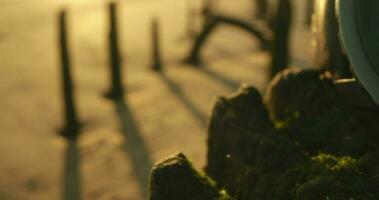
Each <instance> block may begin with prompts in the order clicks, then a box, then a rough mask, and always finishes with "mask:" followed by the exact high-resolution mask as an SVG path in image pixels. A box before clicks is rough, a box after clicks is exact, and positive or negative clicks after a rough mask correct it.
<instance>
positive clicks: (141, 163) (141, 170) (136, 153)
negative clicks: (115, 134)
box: [114, 99, 153, 199]
mask: <svg viewBox="0 0 379 200" xmlns="http://www.w3.org/2000/svg"><path fill="white" fill-rule="evenodd" d="M114 104H115V109H116V114H117V117H118V119H119V120H120V125H121V133H122V135H123V136H124V140H125V141H124V146H123V147H124V149H125V152H126V153H127V155H128V158H129V159H130V161H131V164H132V165H133V166H132V169H133V171H134V175H135V178H136V180H137V181H138V186H139V189H140V191H141V194H142V197H141V199H146V197H147V192H148V182H149V175H150V169H151V168H152V166H153V162H152V160H151V157H150V154H149V150H148V149H147V147H146V144H145V142H144V140H143V138H142V136H141V132H140V129H139V127H138V123H137V121H136V120H135V118H134V116H133V111H132V110H131V109H130V107H129V105H128V104H127V103H126V101H124V100H122V99H120V100H115V101H114Z"/></svg>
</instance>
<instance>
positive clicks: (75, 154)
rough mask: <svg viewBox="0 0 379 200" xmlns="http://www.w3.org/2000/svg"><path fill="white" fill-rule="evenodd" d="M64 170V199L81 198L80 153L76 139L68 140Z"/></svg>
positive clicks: (79, 199)
mask: <svg viewBox="0 0 379 200" xmlns="http://www.w3.org/2000/svg"><path fill="white" fill-rule="evenodd" d="M63 170H64V171H63V190H62V200H81V199H82V194H81V176H80V154H79V148H78V144H77V142H76V141H75V140H68V141H67V149H66V152H65V155H64V169H63Z"/></svg>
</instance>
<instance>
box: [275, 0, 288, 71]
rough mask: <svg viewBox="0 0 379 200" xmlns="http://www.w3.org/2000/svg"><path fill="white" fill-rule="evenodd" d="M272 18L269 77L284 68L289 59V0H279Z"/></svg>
mask: <svg viewBox="0 0 379 200" xmlns="http://www.w3.org/2000/svg"><path fill="white" fill-rule="evenodd" d="M274 15H275V17H274V19H273V22H272V23H273V38H272V43H271V77H274V76H275V74H277V73H278V72H280V71H282V70H283V69H285V68H286V67H287V65H288V60H289V39H290V29H291V21H292V6H291V0H279V2H278V5H277V9H276V12H274Z"/></svg>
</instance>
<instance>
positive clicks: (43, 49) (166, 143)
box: [0, 0, 311, 200]
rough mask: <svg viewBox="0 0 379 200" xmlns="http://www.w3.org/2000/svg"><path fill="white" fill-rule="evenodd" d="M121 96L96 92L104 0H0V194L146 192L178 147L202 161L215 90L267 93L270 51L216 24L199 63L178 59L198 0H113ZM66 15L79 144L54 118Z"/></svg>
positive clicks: (301, 47)
mask: <svg viewBox="0 0 379 200" xmlns="http://www.w3.org/2000/svg"><path fill="white" fill-rule="evenodd" d="M254 2H255V1H253V0H219V1H218V3H217V5H216V8H215V9H217V10H218V11H219V12H221V13H224V14H227V15H230V16H235V17H238V18H240V19H243V20H246V21H251V20H253V19H254V10H255V6H254ZM117 3H118V8H119V9H118V10H119V12H118V24H119V39H120V43H119V45H120V49H121V56H122V59H123V67H124V71H123V73H124V74H123V75H124V76H123V81H124V87H125V89H126V94H127V95H126V97H125V103H124V105H123V106H122V107H121V108H120V107H117V106H115V105H114V103H112V102H111V101H109V100H107V99H104V98H103V96H102V94H103V93H104V91H105V90H106V89H107V88H108V86H109V64H108V63H109V58H108V44H107V42H108V40H107V34H108V19H107V17H108V13H107V12H108V10H107V4H108V1H106V0H55V1H51V0H0V92H1V93H0V199H1V200H18V199H22V200H29V199H30V200H32V199H33V200H45V199H46V200H55V199H64V200H69V199H90V200H95V199H112V200H118V199H126V200H141V199H144V198H145V197H146V195H147V193H146V191H147V185H146V181H147V180H146V177H147V176H148V171H149V170H150V167H151V166H152V164H153V163H154V162H156V161H158V160H160V159H162V158H164V157H166V156H168V155H171V154H173V153H175V152H178V151H180V152H184V153H185V154H186V155H187V156H188V157H189V158H190V159H191V160H192V161H193V162H194V165H195V166H196V167H197V168H199V169H201V168H202V167H203V166H204V162H205V156H206V136H207V123H208V117H209V115H210V111H211V108H212V105H213V102H214V100H215V98H216V97H217V96H220V95H230V94H231V93H232V92H234V91H235V90H236V89H237V88H238V86H239V85H240V83H242V82H244V83H248V84H250V85H253V86H255V87H257V88H259V90H260V91H262V92H263V91H264V88H265V85H266V84H267V83H268V81H269V80H268V70H269V69H268V68H269V66H268V64H269V55H268V53H267V52H265V51H261V50H259V47H258V42H257V41H256V40H254V39H251V36H249V35H247V34H246V33H245V32H243V31H241V30H239V29H235V28H233V27H229V26H223V27H221V28H219V29H217V32H216V33H215V34H214V35H213V36H212V38H211V39H210V41H209V43H207V46H206V48H205V49H204V52H203V54H202V55H203V58H204V60H205V61H206V67H205V68H203V69H196V68H191V67H189V66H187V65H186V64H183V62H182V61H183V59H184V58H185V57H186V56H187V55H188V53H189V50H190V46H191V44H192V41H193V38H191V37H189V34H188V32H189V30H190V29H191V30H195V31H199V30H200V27H201V25H202V22H203V20H202V16H201V14H200V13H201V7H202V5H203V4H202V1H200V0H188V1H186V0H123V1H118V2H117ZM293 3H294V11H295V12H294V20H295V22H294V23H295V24H294V27H293V32H292V36H291V37H292V39H291V52H292V57H291V66H300V67H308V66H309V60H310V52H311V35H310V29H309V27H307V26H305V25H304V13H305V1H303V0H294V1H293ZM62 8H66V9H67V12H68V24H69V26H68V28H69V29H68V30H69V31H68V33H69V42H70V43H69V44H70V50H71V52H70V53H71V56H72V70H73V75H74V80H75V88H76V91H75V92H76V93H75V94H76V99H75V100H76V102H77V107H78V114H79V117H80V120H81V121H82V122H83V123H84V128H83V130H82V133H81V136H80V138H79V140H78V142H66V140H65V139H63V138H62V137H60V136H59V134H58V133H57V132H58V129H59V128H60V127H62V125H63V117H62V109H63V108H62V97H61V86H60V58H59V49H58V45H57V44H58V18H57V16H58V11H59V10H60V9H62ZM153 17H157V19H158V20H159V25H160V33H161V42H162V43H161V48H162V49H161V50H162V60H163V62H164V73H156V72H153V71H151V70H150V69H149V67H150V65H151V62H152V61H151V47H150V46H151V44H150V41H151V31H150V23H151V20H152V18H153Z"/></svg>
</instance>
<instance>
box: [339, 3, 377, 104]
mask: <svg viewBox="0 0 379 200" xmlns="http://www.w3.org/2000/svg"><path fill="white" fill-rule="evenodd" d="M337 14H338V17H339V20H340V33H341V39H342V43H343V46H344V49H345V51H346V54H347V56H348V58H349V60H350V63H351V65H352V66H351V67H352V69H353V71H354V73H355V76H356V78H357V79H358V80H359V82H361V84H362V85H363V87H364V88H365V89H366V91H367V92H368V93H369V94H370V95H371V97H372V98H373V99H374V100H375V101H376V102H377V103H378V104H379V1H378V0H337Z"/></svg>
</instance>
